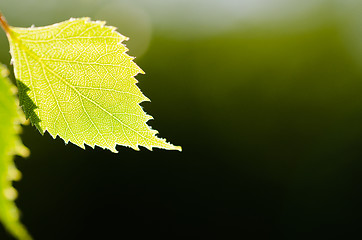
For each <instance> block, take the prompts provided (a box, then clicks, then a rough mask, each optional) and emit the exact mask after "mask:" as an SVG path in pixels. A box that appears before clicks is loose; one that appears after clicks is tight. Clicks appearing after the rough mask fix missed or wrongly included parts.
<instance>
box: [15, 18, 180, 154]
mask: <svg viewBox="0 0 362 240" xmlns="http://www.w3.org/2000/svg"><path fill="white" fill-rule="evenodd" d="M8 38H9V41H10V49H11V55H12V57H13V64H14V69H15V76H16V78H17V80H18V87H19V98H20V104H21V105H22V107H23V109H24V111H25V114H26V116H27V117H28V118H30V120H31V122H32V123H33V124H34V125H35V126H36V127H37V128H38V129H39V130H40V131H41V132H42V133H43V132H45V131H48V132H49V133H50V134H51V135H52V136H53V137H56V136H57V135H59V136H60V137H61V138H62V139H64V140H65V142H69V141H70V142H72V143H74V144H76V145H78V146H80V147H82V148H84V144H87V145H89V146H92V147H94V146H95V145H97V146H100V147H102V148H107V149H110V150H111V151H113V152H117V151H116V148H115V147H116V145H117V144H118V145H123V146H129V147H132V148H134V149H138V146H144V147H146V148H148V149H152V147H158V148H164V149H175V150H181V147H177V146H173V145H172V144H170V143H167V142H166V140H164V139H161V138H158V137H156V136H155V134H156V133H157V131H155V130H152V129H151V128H150V127H149V126H148V125H147V124H146V122H147V121H148V120H149V119H151V118H152V117H151V116H149V115H147V114H146V113H145V112H144V111H143V109H142V108H141V106H140V105H139V104H140V103H141V102H143V101H147V100H148V99H147V98H146V97H145V96H144V95H143V94H142V92H141V91H140V90H139V88H138V87H137V86H136V83H137V80H136V79H135V78H134V76H136V75H137V74H138V73H143V71H142V70H141V69H140V68H139V67H138V66H137V65H136V64H135V63H134V62H133V58H132V57H130V56H128V55H127V54H126V51H127V50H128V49H127V48H126V47H125V45H123V44H122V41H124V40H127V38H126V37H124V36H122V35H121V34H119V33H118V32H116V31H115V28H114V27H108V26H105V25H104V22H99V21H97V22H92V21H90V20H89V19H88V18H81V19H70V20H69V21H65V22H61V23H58V24H54V25H51V26H47V27H39V28H15V27H10V31H9V33H8Z"/></svg>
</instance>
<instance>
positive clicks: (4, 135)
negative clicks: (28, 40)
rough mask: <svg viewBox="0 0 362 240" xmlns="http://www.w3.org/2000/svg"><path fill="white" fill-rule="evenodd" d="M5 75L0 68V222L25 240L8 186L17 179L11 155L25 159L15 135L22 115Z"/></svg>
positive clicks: (3, 69)
mask: <svg viewBox="0 0 362 240" xmlns="http://www.w3.org/2000/svg"><path fill="white" fill-rule="evenodd" d="M7 74H8V71H7V69H6V68H5V67H4V66H3V65H0V221H1V222H2V223H3V225H4V227H5V228H6V229H7V230H8V231H9V232H10V233H11V234H12V235H13V236H14V237H16V238H17V239H19V240H29V239H31V237H30V235H29V234H28V232H27V230H26V229H25V227H24V226H23V225H22V224H21V223H20V221H19V210H18V209H17V207H16V205H15V203H14V200H15V199H16V196H17V192H16V190H15V189H14V188H13V187H12V181H13V180H19V179H20V176H21V174H20V172H19V171H18V170H17V169H16V167H15V164H14V155H15V154H17V155H22V156H26V155H28V153H29V151H28V149H27V148H25V147H24V146H23V144H22V143H21V140H20V137H19V136H18V132H19V130H20V125H19V124H20V121H21V119H22V116H21V114H20V113H21V112H20V111H19V108H18V104H17V103H18V101H17V99H16V97H15V96H14V92H15V91H16V87H15V86H13V85H12V84H11V83H10V80H9V79H8V78H7ZM23 119H24V117H23Z"/></svg>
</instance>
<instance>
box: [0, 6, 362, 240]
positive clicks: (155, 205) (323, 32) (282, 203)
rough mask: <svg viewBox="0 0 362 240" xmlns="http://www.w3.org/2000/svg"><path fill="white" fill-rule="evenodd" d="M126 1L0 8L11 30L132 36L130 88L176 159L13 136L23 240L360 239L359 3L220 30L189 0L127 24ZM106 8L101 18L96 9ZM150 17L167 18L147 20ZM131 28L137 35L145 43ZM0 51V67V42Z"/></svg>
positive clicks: (28, 133)
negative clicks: (73, 23)
mask: <svg viewBox="0 0 362 240" xmlns="http://www.w3.org/2000/svg"><path fill="white" fill-rule="evenodd" d="M220 1H221V0H220ZM130 2H132V1H97V0H88V1H87V0H72V1H70V0H64V1H42V0H31V1H20V0H14V1H2V2H1V3H0V10H1V11H2V12H3V14H4V15H6V16H7V19H8V21H9V23H10V24H11V25H15V26H23V27H29V26H30V25H31V24H35V25H36V26H42V25H47V24H52V23H55V22H59V21H62V20H66V19H68V18H70V17H82V16H89V17H91V18H92V19H98V18H102V19H101V20H106V21H107V22H108V23H109V24H111V25H114V26H117V27H118V29H119V31H120V32H121V33H123V34H125V35H128V36H130V37H131V40H130V41H129V44H128V46H129V47H130V49H131V50H130V54H131V55H136V56H138V49H142V48H144V49H146V48H147V51H143V52H142V51H139V54H140V57H139V58H137V59H136V62H137V63H138V64H139V65H140V66H141V67H142V69H143V70H144V71H145V72H146V73H147V74H146V75H142V76H138V77H137V78H138V80H139V81H140V83H139V86H140V88H141V89H142V91H143V92H144V93H145V95H146V96H147V97H149V98H150V99H151V100H152V103H143V104H142V106H143V107H144V109H145V110H146V111H147V113H149V114H151V115H152V116H154V118H155V120H152V121H150V122H149V124H150V125H151V126H152V127H153V128H155V129H157V130H159V132H160V136H161V137H166V138H167V139H168V140H169V141H171V142H172V143H174V144H176V145H181V146H182V147H183V152H181V153H180V152H176V151H163V150H158V149H155V150H154V151H153V152H150V151H148V150H146V149H144V148H142V149H141V151H140V152H136V151H133V150H131V149H128V148H121V147H118V150H119V151H120V153H118V154H112V153H111V152H109V151H103V150H101V149H99V148H96V149H95V150H93V149H91V148H88V149H87V150H86V151H84V150H82V149H80V148H78V147H76V146H74V145H72V144H68V145H67V146H65V145H64V142H63V141H62V140H60V139H59V138H58V139H56V140H53V139H52V138H51V137H50V136H49V134H47V133H46V134H45V135H44V136H41V135H40V134H39V132H38V131H37V130H36V129H35V128H34V127H31V126H26V127H24V133H23V135H22V136H23V141H24V143H25V145H26V146H27V147H29V148H30V150H31V156H30V157H29V158H28V159H25V160H24V159H21V158H19V159H17V161H16V163H17V166H18V167H19V169H20V170H21V172H22V173H23V179H22V180H21V181H20V182H17V183H15V187H16V188H17V189H18V191H19V198H18V200H17V204H18V206H19V208H20V209H21V211H22V213H23V217H22V220H23V222H24V223H25V224H26V226H27V227H28V229H29V230H30V232H31V233H32V235H33V236H34V238H35V239H36V240H41V239H47V240H49V239H134V238H136V237H137V236H140V235H146V236H148V237H151V236H156V237H161V236H167V237H168V239H174V238H175V237H176V236H188V237H191V236H207V235H219V234H220V236H223V238H220V239H228V237H227V235H231V234H233V235H234V236H236V237H237V238H239V239H241V238H243V237H245V236H248V235H251V236H252V237H253V238H256V237H262V238H265V239H268V238H274V237H278V238H279V239H299V238H300V239H305V238H306V237H308V238H310V237H311V236H313V237H320V238H322V239H330V238H338V239H343V238H344V237H346V235H347V234H352V233H359V232H360V231H359V230H358V229H359V228H360V226H361V225H360V224H359V223H360V222H362V208H361V205H362V196H361V189H362V175H361V173H362V97H361V94H362V54H361V53H362V30H361V29H362V17H361V14H360V11H359V10H361V9H362V4H361V1H358V0H357V1H353V0H351V1H343V0H340V1H338V0H334V1H333V0H330V1H327V0H325V1H322V0H321V1H311V0H308V1H305V3H306V5H307V3H311V2H314V4H312V5H313V6H312V5H311V6H309V7H305V8H304V9H302V10H298V9H299V8H300V6H301V3H300V2H303V1H299V3H298V1H292V0H290V1H287V0H273V1H269V5H273V6H274V8H273V9H274V10H270V11H271V12H273V13H272V14H270V15H268V14H269V12H268V9H269V8H271V7H264V8H265V9H266V10H265V9H264V8H263V9H264V10H265V11H264V12H258V11H257V10H256V11H255V12H254V13H253V14H250V13H248V14H249V15H250V16H251V17H249V18H248V17H245V18H244V17H243V14H246V11H245V10H243V9H242V8H241V7H240V5H236V6H234V7H231V8H230V11H231V10H232V11H231V13H230V14H236V17H235V18H236V20H234V21H232V22H230V23H224V22H222V20H223V19H224V18H223V16H224V17H225V19H228V17H229V18H230V15H228V14H227V12H225V11H224V12H221V13H220V12H218V11H215V8H212V5H213V4H216V2H218V1H215V0H214V1H200V2H202V3H203V4H204V5H202V7H201V8H200V9H201V10H200V9H199V10H197V9H196V10H195V11H200V12H197V14H195V13H193V14H191V11H190V9H193V6H192V4H194V3H193V2H192V1H184V3H183V4H181V5H182V6H184V7H179V5H180V2H182V1H169V2H168V3H167V4H165V1H158V0H157V1H154V3H152V4H153V8H152V9H153V10H152V9H151V10H150V8H143V3H142V2H145V1H135V2H136V3H134V2H133V3H132V4H134V7H133V10H134V9H136V10H137V9H138V8H140V9H143V10H142V14H145V15H147V14H148V15H147V16H149V17H148V18H146V20H147V19H148V20H147V21H148V22H147V21H146V20H142V21H138V20H139V18H138V17H133V18H132V17H129V18H128V17H127V16H128V15H127V14H130V12H131V13H132V11H130V12H129V11H128V10H127V7H124V8H123V6H129V4H130ZM194 2H197V1H194ZM225 2H234V3H235V2H238V1H237V0H234V1H233V0H228V1H225ZM239 2H243V3H245V4H244V5H243V6H248V4H252V2H253V1H250V0H248V1H243V0H240V1H239ZM266 2H268V1H260V0H259V1H254V4H256V5H258V4H259V5H263V4H265V3H266ZM284 2H288V4H286V5H285V4H284ZM316 2H318V4H316ZM124 3H127V4H128V5H127V4H125V5H122V4H124ZM270 3H272V4H270ZM294 3H295V4H294ZM107 4H109V6H110V7H108V8H106V9H108V10H109V9H111V10H112V11H113V12H112V13H110V14H107V11H106V10H103V11H101V9H102V8H103V7H104V6H105V5H107ZM117 4H118V5H117ZM157 4H159V5H158V6H157ZM187 4H190V6H187ZM278 4H279V5H278ZM148 5H150V4H147V6H148ZM269 5H268V6H269ZM117 6H119V12H120V14H119V15H117V14H116V13H117V11H118V10H117ZM132 6H133V5H132ZM286 6H288V7H286ZM238 7H240V9H238ZM259 7H260V6H259ZM154 8H159V9H161V10H160V12H162V13H163V15H162V14H161V15H162V16H168V17H167V18H166V17H165V18H164V19H163V20H162V18H161V17H159V16H158V15H157V14H156V13H155V11H154ZM175 8H176V9H178V10H177V11H176V12H177V14H175V12H174V11H175ZM216 9H217V8H216ZM239 10H240V12H238V11H239ZM296 10H298V11H297V12H296V13H295V11H296ZM100 11H101V13H102V14H100V13H99V12H100ZM136 12H137V11H136ZM213 14H215V18H214V17H213ZM223 14H224V15H223ZM130 15H132V14H130ZM125 16H126V17H127V18H126V17H125ZM132 16H133V15H132ZM137 16H138V15H137ZM157 16H158V18H157ZM205 18H206V20H205ZM140 24H141V25H142V24H146V25H145V26H146V27H148V28H147V29H148V31H150V32H152V34H151V35H148V37H149V38H150V42H148V41H146V40H147V39H146V37H147V36H146V37H145V36H143V35H142V34H144V33H145V31H144V30H142V29H143V28H142V27H139V26H138V25H140ZM214 26H215V27H214ZM123 28H124V29H125V31H123ZM134 29H136V30H137V29H141V30H137V31H136V30H135V31H133V30H134ZM150 29H151V30H150ZM133 39H135V40H133ZM137 39H141V40H144V39H146V40H145V42H146V43H149V45H147V44H144V43H142V41H140V42H141V43H139V42H137ZM133 41H134V42H133ZM132 45H133V46H135V48H134V49H132ZM0 46H1V48H0V61H1V62H3V63H6V64H8V63H9V62H10V56H9V53H8V50H9V49H8V44H7V41H6V37H5V34H4V33H1V34H0ZM141 55H142V56H141ZM8 65H9V64H8ZM0 239H12V238H11V237H10V236H8V235H7V234H6V233H5V231H4V230H3V229H2V228H0Z"/></svg>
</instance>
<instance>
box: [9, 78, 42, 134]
mask: <svg viewBox="0 0 362 240" xmlns="http://www.w3.org/2000/svg"><path fill="white" fill-rule="evenodd" d="M16 82H17V85H18V93H19V103H20V106H21V107H22V109H23V111H24V113H25V117H26V118H27V119H29V120H30V122H31V124H32V125H34V126H35V127H36V128H37V129H38V130H39V131H40V133H41V134H43V132H44V131H43V129H42V128H41V127H40V124H39V123H40V122H41V120H40V118H39V116H38V115H37V114H36V112H35V109H37V108H38V106H36V104H35V103H34V101H33V100H31V98H30V97H29V95H28V92H29V91H30V88H29V87H28V86H27V85H25V84H24V83H23V82H22V81H20V80H17V81H16Z"/></svg>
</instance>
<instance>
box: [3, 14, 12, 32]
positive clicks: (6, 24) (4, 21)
mask: <svg viewBox="0 0 362 240" xmlns="http://www.w3.org/2000/svg"><path fill="white" fill-rule="evenodd" d="M0 25H1V27H2V28H3V29H4V31H5V32H6V34H7V35H10V32H11V30H10V26H9V24H8V22H7V21H6V19H5V17H4V15H3V14H2V13H1V12H0Z"/></svg>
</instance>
